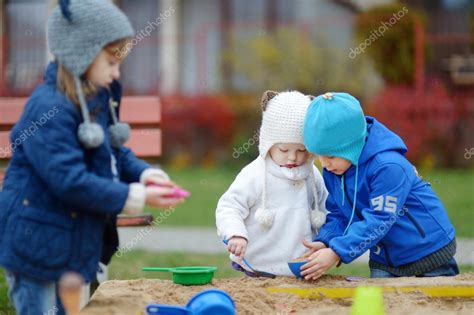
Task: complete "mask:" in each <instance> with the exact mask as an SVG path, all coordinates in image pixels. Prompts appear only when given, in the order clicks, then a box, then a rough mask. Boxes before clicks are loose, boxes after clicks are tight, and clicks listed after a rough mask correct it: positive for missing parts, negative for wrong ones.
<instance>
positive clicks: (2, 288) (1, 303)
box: [0, 268, 15, 315]
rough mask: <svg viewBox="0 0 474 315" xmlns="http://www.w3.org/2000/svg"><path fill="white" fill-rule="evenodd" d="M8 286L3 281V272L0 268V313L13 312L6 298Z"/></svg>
mask: <svg viewBox="0 0 474 315" xmlns="http://www.w3.org/2000/svg"><path fill="white" fill-rule="evenodd" d="M7 292H8V286H7V283H6V281H5V273H4V272H3V270H2V269H1V268H0V315H10V314H15V311H14V309H13V307H12V306H11V304H10V302H9V300H8V295H7Z"/></svg>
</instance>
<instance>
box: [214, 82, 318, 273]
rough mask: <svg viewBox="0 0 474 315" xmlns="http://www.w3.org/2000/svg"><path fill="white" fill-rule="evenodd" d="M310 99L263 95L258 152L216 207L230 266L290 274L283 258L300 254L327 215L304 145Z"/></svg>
mask: <svg viewBox="0 0 474 315" xmlns="http://www.w3.org/2000/svg"><path fill="white" fill-rule="evenodd" d="M311 100H312V97H311V96H306V95H303V94H301V93H300V92H297V91H290V92H281V93H277V92H273V91H266V92H265V93H264V94H263V97H262V110H263V118H262V126H261V128H260V144H259V151H260V154H259V156H258V157H257V158H256V159H255V160H254V161H253V162H251V163H250V164H248V165H247V166H246V167H244V168H243V169H242V170H241V172H240V173H239V174H238V175H237V177H236V179H235V180H234V182H233V183H232V185H231V186H230V187H229V189H228V190H227V191H226V192H225V193H224V195H223V196H222V197H221V198H220V200H219V202H218V204H217V209H216V225H217V233H218V235H219V236H220V237H221V238H222V239H223V240H224V241H225V242H227V244H228V245H227V249H228V251H229V252H230V253H231V255H230V258H231V260H232V266H233V267H234V269H236V270H240V271H243V272H245V273H246V274H247V275H249V276H256V274H254V273H252V271H251V270H250V269H249V268H248V266H247V265H246V264H244V263H243V262H242V259H243V258H246V259H247V260H248V262H249V263H250V264H251V266H252V267H253V268H254V269H255V270H258V271H262V272H267V273H271V274H274V275H277V276H291V275H292V273H291V271H290V269H289V268H288V265H287V262H288V261H291V260H293V259H295V258H298V257H300V256H302V255H303V254H304V253H305V252H306V251H307V248H306V246H309V242H311V240H313V239H314V238H315V237H316V234H317V231H318V230H319V228H320V227H321V226H322V224H323V223H324V222H325V220H326V209H325V202H326V196H327V191H326V188H325V186H324V182H323V179H322V176H321V174H320V173H319V171H318V169H317V168H316V167H315V166H314V156H312V155H311V154H310V153H308V151H306V148H305V146H304V145H303V124H304V117H305V114H306V110H307V108H308V106H309V104H310V102H311Z"/></svg>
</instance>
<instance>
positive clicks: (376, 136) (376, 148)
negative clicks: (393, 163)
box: [359, 116, 408, 165]
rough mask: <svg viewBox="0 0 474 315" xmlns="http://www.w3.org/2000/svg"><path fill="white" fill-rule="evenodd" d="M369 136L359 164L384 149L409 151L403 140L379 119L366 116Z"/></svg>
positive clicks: (401, 151)
mask: <svg viewBox="0 0 474 315" xmlns="http://www.w3.org/2000/svg"><path fill="white" fill-rule="evenodd" d="M366 121H367V129H368V130H367V131H368V137H367V140H366V142H365V145H364V149H363V150H362V153H361V155H360V158H359V165H360V164H364V163H366V162H367V161H368V160H370V159H371V158H372V157H373V156H375V155H376V154H378V153H381V152H384V151H397V152H399V153H401V154H403V155H405V153H406V152H407V151H408V149H407V147H406V145H405V143H404V142H403V140H402V139H401V138H400V137H399V136H397V135H396V134H395V133H394V132H392V131H391V130H390V129H388V128H387V127H385V126H384V125H382V124H381V123H380V122H378V121H377V119H375V118H373V117H370V116H366Z"/></svg>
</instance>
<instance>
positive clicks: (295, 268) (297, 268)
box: [288, 261, 308, 278]
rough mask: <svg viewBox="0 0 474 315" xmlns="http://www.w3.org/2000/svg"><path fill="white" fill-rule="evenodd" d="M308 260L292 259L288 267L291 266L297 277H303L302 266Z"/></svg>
mask: <svg viewBox="0 0 474 315" xmlns="http://www.w3.org/2000/svg"><path fill="white" fill-rule="evenodd" d="M307 262H308V261H290V262H289V263H288V267H289V268H290V270H291V272H292V273H293V274H294V275H295V276H296V277H297V278H303V276H302V275H301V269H300V268H301V266H303V265H304V264H306V263H307Z"/></svg>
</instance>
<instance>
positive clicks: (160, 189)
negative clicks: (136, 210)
mask: <svg viewBox="0 0 474 315" xmlns="http://www.w3.org/2000/svg"><path fill="white" fill-rule="evenodd" d="M174 190H175V186H174V184H172V183H171V182H169V181H166V184H163V183H161V184H160V186H146V187H145V203H146V204H147V205H149V206H151V207H157V208H168V207H174V206H176V205H178V204H180V203H182V202H183V201H184V198H169V197H166V196H169V195H172V194H173V192H174Z"/></svg>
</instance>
